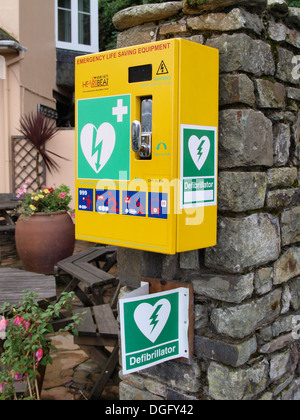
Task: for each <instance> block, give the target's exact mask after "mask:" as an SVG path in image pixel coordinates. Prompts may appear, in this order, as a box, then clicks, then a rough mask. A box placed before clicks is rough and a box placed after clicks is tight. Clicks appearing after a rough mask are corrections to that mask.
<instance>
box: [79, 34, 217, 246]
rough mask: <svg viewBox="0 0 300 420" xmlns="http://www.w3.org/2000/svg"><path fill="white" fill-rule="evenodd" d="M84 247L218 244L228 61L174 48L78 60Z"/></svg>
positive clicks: (192, 46)
mask: <svg viewBox="0 0 300 420" xmlns="http://www.w3.org/2000/svg"><path fill="white" fill-rule="evenodd" d="M75 73H76V217H75V220H76V238H77V239H80V240H86V241H91V242H99V243H103V244H110V245H116V246H120V247H129V248H134V249H141V250H146V251H152V252H160V253H165V254H174V253H176V252H182V251H188V250H193V249H198V248H204V247H210V246H214V245H215V244H216V223H217V149H218V142H217V134H218V129H217V127H218V80H219V78H218V77H219V66H218V51H217V50H216V49H213V48H210V47H206V46H203V45H200V44H197V43H194V42H191V41H187V40H182V39H169V40H166V41H161V42H155V43H151V44H144V45H137V46H132V47H128V48H122V49H116V50H112V51H106V52H100V53H96V54H91V55H87V56H81V57H77V58H76V72H75Z"/></svg>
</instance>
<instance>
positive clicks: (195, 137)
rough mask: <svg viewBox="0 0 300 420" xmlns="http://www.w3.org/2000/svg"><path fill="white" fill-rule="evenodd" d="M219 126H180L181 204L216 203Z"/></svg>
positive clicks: (187, 206)
mask: <svg viewBox="0 0 300 420" xmlns="http://www.w3.org/2000/svg"><path fill="white" fill-rule="evenodd" d="M216 145H217V128H216V127H203V126H196V125H182V126H181V162H180V182H181V190H180V208H182V209H184V208H192V207H202V206H214V205H216V200H217V198H216V194H217V185H216V184H217V146H216Z"/></svg>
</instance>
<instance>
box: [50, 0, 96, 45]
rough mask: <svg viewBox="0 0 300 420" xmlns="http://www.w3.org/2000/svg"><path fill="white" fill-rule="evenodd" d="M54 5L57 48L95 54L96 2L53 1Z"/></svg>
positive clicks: (93, 0)
mask: <svg viewBox="0 0 300 420" xmlns="http://www.w3.org/2000/svg"><path fill="white" fill-rule="evenodd" d="M55 5H56V46H57V48H63V49H68V50H74V51H82V52H97V51H98V50H99V45H98V44H99V41H98V0H55Z"/></svg>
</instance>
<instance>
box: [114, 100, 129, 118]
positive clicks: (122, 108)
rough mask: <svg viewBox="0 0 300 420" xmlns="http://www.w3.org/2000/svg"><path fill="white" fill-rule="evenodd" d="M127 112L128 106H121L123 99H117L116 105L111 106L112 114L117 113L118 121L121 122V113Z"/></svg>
mask: <svg viewBox="0 0 300 420" xmlns="http://www.w3.org/2000/svg"><path fill="white" fill-rule="evenodd" d="M127 114H128V107H127V106H123V99H118V106H116V107H114V108H113V115H117V117H118V119H117V121H118V122H123V115H127Z"/></svg>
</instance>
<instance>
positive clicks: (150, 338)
mask: <svg viewBox="0 0 300 420" xmlns="http://www.w3.org/2000/svg"><path fill="white" fill-rule="evenodd" d="M188 308H189V290H188V289H187V288H178V289H174V290H171V291H167V292H161V293H154V294H151V295H146V296H138V297H132V298H130V297H129V298H128V297H126V298H124V299H120V324H121V343H122V365H123V373H124V374H126V373H132V372H136V371H139V370H142V369H145V368H147V367H150V366H154V365H157V364H159V363H163V362H165V361H167V360H171V359H176V358H178V357H186V358H188V357H189V345H188V326H189V319H188Z"/></svg>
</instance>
